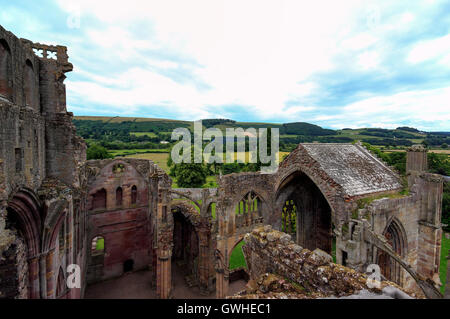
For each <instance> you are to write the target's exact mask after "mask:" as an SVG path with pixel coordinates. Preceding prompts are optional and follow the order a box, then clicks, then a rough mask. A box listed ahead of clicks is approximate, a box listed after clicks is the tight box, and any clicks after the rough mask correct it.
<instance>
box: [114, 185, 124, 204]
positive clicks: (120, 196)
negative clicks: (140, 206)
mask: <svg viewBox="0 0 450 319" xmlns="http://www.w3.org/2000/svg"><path fill="white" fill-rule="evenodd" d="M122 202H123V190H122V187H120V186H119V187H117V189H116V207H121V206H122Z"/></svg>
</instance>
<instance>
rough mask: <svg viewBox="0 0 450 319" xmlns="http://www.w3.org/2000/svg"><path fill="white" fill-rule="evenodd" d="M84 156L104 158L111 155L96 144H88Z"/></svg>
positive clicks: (89, 158)
mask: <svg viewBox="0 0 450 319" xmlns="http://www.w3.org/2000/svg"><path fill="white" fill-rule="evenodd" d="M86 156H87V159H88V160H91V159H105V158H112V157H113V156H112V155H111V154H110V153H109V152H108V150H107V149H106V148H104V147H103V146H101V145H98V144H92V145H90V146H89V147H88V149H87V151H86Z"/></svg>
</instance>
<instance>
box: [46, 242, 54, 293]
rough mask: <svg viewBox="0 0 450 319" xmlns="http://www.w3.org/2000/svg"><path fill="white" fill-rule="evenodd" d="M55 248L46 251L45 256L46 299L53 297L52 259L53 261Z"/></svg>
mask: <svg viewBox="0 0 450 319" xmlns="http://www.w3.org/2000/svg"><path fill="white" fill-rule="evenodd" d="M54 255H55V249H52V250H50V251H49V252H48V254H47V256H46V259H45V260H46V265H45V268H46V274H45V277H46V280H47V299H53V298H55V290H54V289H55V285H54V272H53V261H54Z"/></svg>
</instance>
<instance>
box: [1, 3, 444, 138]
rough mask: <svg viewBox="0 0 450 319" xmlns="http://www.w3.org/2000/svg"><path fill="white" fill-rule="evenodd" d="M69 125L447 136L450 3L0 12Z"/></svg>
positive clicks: (40, 6)
mask: <svg viewBox="0 0 450 319" xmlns="http://www.w3.org/2000/svg"><path fill="white" fill-rule="evenodd" d="M0 8H1V10H0V24H1V25H2V26H3V27H4V28H6V29H7V30H10V31H12V32H13V33H15V34H16V35H17V36H18V37H22V38H27V39H30V40H32V41H35V42H41V43H47V44H61V45H66V46H68V48H69V51H68V53H69V56H70V61H71V62H72V63H73V64H74V71H73V72H72V73H69V74H68V78H67V80H66V85H67V97H68V100H67V104H68V109H69V111H72V112H74V113H75V115H108V116H111V115H118V116H140V117H159V118H173V119H183V120H196V119H201V118H232V119H235V120H239V121H270V122H297V121H305V122H310V123H314V124H318V125H321V126H323V127H328V128H344V127H353V128H354V127H385V128H395V127H397V126H402V125H408V126H413V127H417V128H420V129H423V130H431V131H439V130H441V131H442V130H447V131H450V1H449V0H447V1H439V0H414V1H399V0H396V1H369V0H361V1H357V0H349V1H345V0H341V1H333V0H330V1H320V0H319V1H317V0H316V1H298V0H271V1H266V0H245V1H244V0H236V1H235V0H224V1H220V0H189V1H186V0H179V1H175V0H155V1H148V0H147V1H137V0H127V1H115V0H96V1H92V0H77V1H68V0H53V1H52V0H40V1H30V0H14V1H11V0H0Z"/></svg>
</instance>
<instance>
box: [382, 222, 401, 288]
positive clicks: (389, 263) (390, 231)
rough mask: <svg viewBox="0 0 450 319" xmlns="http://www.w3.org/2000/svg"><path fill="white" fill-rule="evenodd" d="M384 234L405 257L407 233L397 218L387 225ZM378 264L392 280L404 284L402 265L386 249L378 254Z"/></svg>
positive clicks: (396, 250)
mask: <svg viewBox="0 0 450 319" xmlns="http://www.w3.org/2000/svg"><path fill="white" fill-rule="evenodd" d="M383 236H384V237H385V238H386V239H387V242H388V243H389V245H390V246H391V247H392V250H393V251H394V252H395V253H396V254H397V255H398V256H400V257H402V258H404V257H405V254H406V251H407V247H406V245H407V239H406V233H405V230H404V229H403V227H402V225H401V223H400V222H399V221H398V220H397V219H395V218H394V219H392V220H391V221H390V222H389V223H388V224H387V226H386V228H385V230H384V232H383ZM377 264H378V265H379V266H380V269H381V274H382V275H383V276H384V277H385V278H386V279H387V280H390V281H393V282H395V283H397V284H398V285H400V286H401V285H403V270H402V266H401V265H400V264H399V263H398V262H397V261H396V260H395V259H394V258H392V257H391V256H390V255H389V254H388V253H386V252H385V251H382V250H380V251H379V252H378V255H377Z"/></svg>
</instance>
